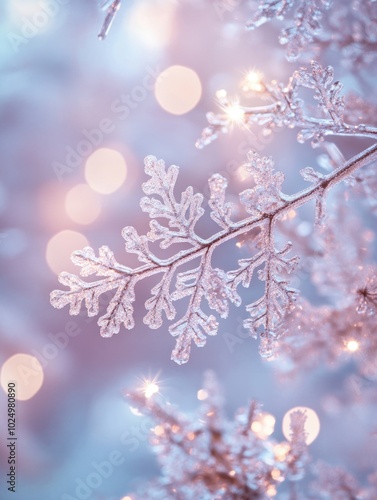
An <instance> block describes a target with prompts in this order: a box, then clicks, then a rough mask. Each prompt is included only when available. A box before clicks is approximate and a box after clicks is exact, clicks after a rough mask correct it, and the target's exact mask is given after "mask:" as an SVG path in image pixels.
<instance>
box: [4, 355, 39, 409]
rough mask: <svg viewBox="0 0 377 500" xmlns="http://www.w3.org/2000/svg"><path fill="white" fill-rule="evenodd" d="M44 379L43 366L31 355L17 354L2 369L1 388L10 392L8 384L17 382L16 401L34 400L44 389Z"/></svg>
mask: <svg viewBox="0 0 377 500" xmlns="http://www.w3.org/2000/svg"><path fill="white" fill-rule="evenodd" d="M43 378H44V374H43V368H42V365H41V364H40V362H39V361H38V359H37V358H36V357H34V356H31V355H30V354H15V355H14V356H11V357H10V358H8V359H7V360H6V361H5V362H4V364H3V366H2V367H1V372H0V381H1V387H2V388H3V389H4V391H5V392H8V383H9V382H15V390H16V399H18V400H20V401H25V400H27V399H30V398H32V397H33V396H34V395H35V394H36V393H37V392H38V391H39V389H40V388H41V387H42V384H43Z"/></svg>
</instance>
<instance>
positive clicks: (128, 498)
mask: <svg viewBox="0 0 377 500" xmlns="http://www.w3.org/2000/svg"><path fill="white" fill-rule="evenodd" d="M121 500H133V499H132V497H130V496H126V497H123V498H122V499H121Z"/></svg>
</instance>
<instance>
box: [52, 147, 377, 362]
mask: <svg viewBox="0 0 377 500" xmlns="http://www.w3.org/2000/svg"><path fill="white" fill-rule="evenodd" d="M376 157H377V146H372V147H370V148H368V149H367V150H365V151H363V152H362V153H360V154H359V155H357V156H356V157H354V158H351V159H350V160H348V161H344V163H342V164H341V165H340V166H339V167H338V168H337V169H335V170H333V171H332V172H331V173H329V174H327V175H322V174H321V175H320V174H318V175H317V173H316V172H314V171H308V169H304V177H305V178H306V179H307V180H310V181H311V186H310V187H308V188H306V189H304V190H303V191H300V192H298V193H296V194H294V195H291V196H288V195H285V194H283V193H282V192H281V186H282V183H283V180H284V176H283V174H282V173H280V172H275V170H274V164H273V162H272V160H271V159H270V158H262V157H260V156H258V155H257V154H256V153H255V152H251V153H250V154H249V157H248V162H247V164H246V165H245V167H246V169H247V170H248V172H249V174H250V180H251V181H252V183H251V184H252V187H251V188H250V189H246V190H245V191H243V192H242V193H241V194H240V203H241V204H243V206H244V208H245V211H246V217H244V218H242V219H240V220H232V217H231V213H232V206H231V204H230V203H229V202H227V201H226V191H225V190H226V187H227V182H226V179H224V178H223V177H222V176H221V175H219V174H215V175H213V176H212V177H211V178H210V180H209V187H210V199H209V202H208V205H209V207H210V209H211V211H210V216H211V218H212V219H213V221H215V222H216V224H217V226H218V227H219V228H220V230H219V231H218V232H215V233H214V234H213V235H212V236H210V237H209V238H207V239H204V238H202V237H201V236H200V235H199V234H198V233H197V229H196V224H197V222H198V220H199V219H200V218H201V217H202V215H203V214H204V209H203V207H202V203H203V196H202V195H201V194H198V193H194V191H193V189H192V188H191V187H188V188H187V189H186V190H185V191H184V192H183V193H182V194H181V195H180V197H179V199H177V198H176V195H175V189H174V188H175V183H176V180H177V176H178V167H176V166H174V165H173V166H170V167H169V168H166V167H165V164H164V162H163V161H162V160H159V161H157V160H156V158H154V157H153V156H148V157H147V158H146V159H145V171H146V173H147V174H148V175H149V177H150V179H149V180H148V181H147V182H145V183H144V184H143V190H144V193H145V195H146V196H144V197H143V198H142V200H141V203H140V205H141V208H142V210H143V211H145V212H147V213H148V215H149V217H150V219H151V220H150V231H149V232H148V234H147V235H139V234H138V233H137V231H136V229H135V228H134V227H132V226H127V227H125V228H124V229H123V231H122V235H123V238H124V239H125V242H126V244H125V248H126V252H128V253H133V254H136V256H137V259H138V260H139V262H140V265H139V266H137V267H134V268H130V267H127V266H125V265H122V264H119V263H118V262H117V261H116V259H115V257H114V255H113V253H112V252H111V251H110V250H109V248H108V247H106V246H103V247H101V248H100V249H99V253H98V256H97V255H96V254H95V252H94V250H93V249H92V248H90V247H86V248H84V249H83V250H80V251H76V252H74V253H73V255H72V261H73V262H74V263H75V264H76V265H77V266H79V267H81V276H82V277H88V276H91V275H96V276H97V278H98V279H97V280H95V281H92V282H87V281H84V280H82V279H81V278H79V277H77V276H75V275H73V274H69V273H62V274H61V275H60V277H59V281H60V282H61V283H62V284H63V285H65V286H67V287H69V290H65V291H61V290H55V291H53V292H52V293H51V303H52V305H53V306H54V307H57V308H62V307H64V306H66V305H69V306H70V313H71V314H79V312H80V309H81V307H82V305H84V307H85V308H86V309H87V312H88V315H89V316H97V315H98V314H99V313H100V303H99V299H100V296H101V295H103V294H105V293H106V295H107V294H111V295H109V297H110V298H109V303H108V307H107V310H106V312H105V314H103V315H102V316H100V318H99V320H98V325H99V326H100V328H101V335H102V336H103V337H111V336H112V335H113V334H115V333H118V332H119V331H120V328H121V326H122V325H123V326H124V327H125V328H126V329H132V328H133V327H134V318H133V302H134V300H135V285H136V284H137V283H138V282H139V281H141V280H143V279H145V278H148V277H151V276H152V275H159V281H158V283H157V284H155V285H154V286H153V288H152V290H151V296H150V297H149V298H148V299H147V301H146V309H147V313H146V315H145V317H144V323H145V324H146V325H148V326H149V327H150V328H159V327H160V326H161V325H162V323H163V316H166V318H167V320H169V321H173V320H175V322H174V323H173V324H172V325H171V326H170V328H169V330H170V333H171V334H172V335H173V336H174V337H176V346H175V349H174V350H173V354H172V359H173V360H174V361H176V362H177V363H179V364H181V363H185V362H187V361H188V359H189V356H190V349H191V344H192V342H194V343H195V344H196V345H197V346H199V347H201V346H204V345H205V343H206V339H207V336H208V335H216V333H217V330H218V318H219V317H220V318H226V317H227V316H228V313H229V306H230V304H231V303H233V304H235V305H237V306H239V305H240V304H241V296H240V295H239V293H238V288H239V285H242V286H244V287H249V286H250V285H252V278H253V275H254V273H255V271H256V272H257V275H258V278H259V279H260V280H261V281H263V282H264V292H263V294H262V296H261V297H260V298H259V299H257V300H256V301H254V302H252V303H251V304H249V305H247V307H246V309H247V312H248V313H249V315H250V317H249V318H248V319H247V320H246V321H245V325H246V326H247V327H248V328H249V330H250V333H251V335H252V336H254V337H257V336H258V335H260V337H261V348H260V352H261V354H262V355H263V356H266V357H268V356H271V355H272V354H274V352H273V351H274V347H275V345H276V341H277V339H278V338H279V337H280V336H281V335H282V333H283V332H284V318H285V315H286V313H287V312H289V311H291V309H292V305H293V301H294V298H295V294H296V291H295V290H294V289H292V288H291V287H290V286H289V283H288V281H287V276H288V275H289V273H291V272H292V270H293V269H294V268H295V266H296V265H297V262H298V258H297V257H289V256H287V254H288V252H289V251H290V249H291V244H290V243H289V242H288V243H287V244H286V245H285V246H284V247H283V248H282V249H278V248H276V245H275V241H274V227H275V223H276V221H277V220H279V219H282V216H284V214H286V213H288V212H289V211H290V210H292V209H296V208H297V207H299V206H300V205H303V204H304V203H306V202H308V201H310V200H317V205H318V200H320V205H321V206H322V204H323V199H324V197H325V194H326V193H327V191H328V190H329V189H330V188H331V187H332V186H334V185H335V184H337V183H339V182H340V181H342V180H344V179H346V178H347V177H349V176H351V175H352V174H353V173H354V172H356V171H357V170H358V169H359V168H360V167H362V166H364V165H366V164H368V163H370V162H372V160H375V159H376ZM245 235H248V243H250V244H248V245H247V247H248V249H249V250H250V255H249V256H247V257H244V258H242V259H239V260H238V267H237V268H236V269H233V270H231V271H226V270H224V269H221V268H219V267H214V265H213V259H212V258H213V254H214V252H215V251H216V249H217V248H218V247H220V246H221V245H222V244H223V243H225V242H228V241H233V242H235V240H237V238H238V237H240V236H243V238H245ZM155 242H157V243H159V246H160V248H161V252H162V253H163V252H164V251H165V252H166V250H165V249H170V247H174V245H179V249H178V250H176V252H175V253H173V255H172V256H168V257H164V255H162V256H157V255H155V253H154V252H153V251H152V250H151V248H150V244H151V243H155ZM182 247H184V248H183V249H182ZM185 247H186V248H185ZM235 247H236V245H235ZM171 253H172V252H171V251H170V255H171ZM165 255H166V254H165ZM181 266H182V267H183V266H184V268H182V267H181ZM181 299H185V300H186V305H187V308H186V312H185V313H184V314H183V315H182V316H181V317H180V318H177V317H176V316H177V313H176V309H175V307H174V303H175V301H177V300H181ZM209 310H212V311H213V313H210V312H209Z"/></svg>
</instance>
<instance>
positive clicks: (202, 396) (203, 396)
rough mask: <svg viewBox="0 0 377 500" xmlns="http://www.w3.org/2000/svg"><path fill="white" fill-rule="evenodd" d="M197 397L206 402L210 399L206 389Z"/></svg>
mask: <svg viewBox="0 0 377 500" xmlns="http://www.w3.org/2000/svg"><path fill="white" fill-rule="evenodd" d="M197 397H198V399H199V401H205V400H206V399H207V398H208V392H207V391H206V390H205V389H199V391H198V393H197Z"/></svg>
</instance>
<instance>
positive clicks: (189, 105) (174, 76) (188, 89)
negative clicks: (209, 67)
mask: <svg viewBox="0 0 377 500" xmlns="http://www.w3.org/2000/svg"><path fill="white" fill-rule="evenodd" d="M201 95H202V85H201V83H200V80H199V77H198V75H197V74H196V73H195V71H194V70H192V69H190V68H186V67H185V66H170V67H169V68H167V69H166V70H165V71H163V72H162V73H160V75H159V77H158V78H157V81H156V84H155V96H156V99H157V102H158V104H159V105H160V106H161V108H162V109H164V110H165V111H167V112H168V113H172V114H173V115H183V114H185V113H188V112H189V111H191V110H192V109H193V108H195V106H196V105H197V104H198V102H199V99H200V97H201Z"/></svg>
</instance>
